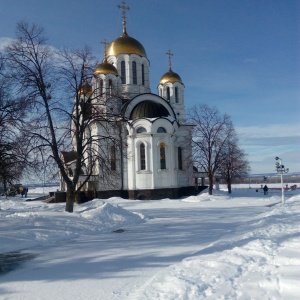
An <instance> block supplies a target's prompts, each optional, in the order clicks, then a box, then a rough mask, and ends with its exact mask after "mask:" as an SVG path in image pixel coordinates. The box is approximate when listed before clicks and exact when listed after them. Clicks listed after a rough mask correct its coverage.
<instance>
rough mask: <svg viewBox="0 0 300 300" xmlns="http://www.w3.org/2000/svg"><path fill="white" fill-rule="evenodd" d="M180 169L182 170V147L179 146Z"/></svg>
mask: <svg viewBox="0 0 300 300" xmlns="http://www.w3.org/2000/svg"><path fill="white" fill-rule="evenodd" d="M178 169H179V170H182V149H181V147H178Z"/></svg>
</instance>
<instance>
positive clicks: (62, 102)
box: [6, 22, 118, 212]
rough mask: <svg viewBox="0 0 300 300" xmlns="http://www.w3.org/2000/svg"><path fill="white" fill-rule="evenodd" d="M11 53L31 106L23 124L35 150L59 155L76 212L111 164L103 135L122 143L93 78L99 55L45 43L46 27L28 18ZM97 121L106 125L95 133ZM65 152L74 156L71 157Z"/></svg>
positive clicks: (44, 154)
mask: <svg viewBox="0 0 300 300" xmlns="http://www.w3.org/2000/svg"><path fill="white" fill-rule="evenodd" d="M6 56H7V60H8V62H9V65H10V70H11V74H10V77H11V79H12V80H13V81H14V83H15V85H16V87H17V91H18V94H19V95H22V96H23V97H24V98H26V101H27V103H28V104H29V105H30V108H31V110H30V112H31V114H30V115H29V117H28V118H27V120H26V121H27V125H26V128H24V133H25V134H26V136H27V137H28V139H30V145H31V151H32V153H35V154H36V155H40V156H42V157H43V161H46V160H49V158H51V159H53V160H54V161H55V163H56V165H57V167H58V170H59V172H60V176H61V177H62V179H63V181H64V182H65V184H66V186H67V201H66V208H65V209H66V211H68V212H72V211H73V206H74V201H75V200H76V199H77V200H78V198H77V195H78V193H79V191H80V189H81V188H82V187H83V186H84V185H85V184H86V183H87V182H88V181H89V179H90V178H91V176H93V174H94V172H95V168H96V166H99V165H100V164H101V165H102V169H103V170H107V172H108V170H110V169H111V168H109V166H108V164H109V160H108V157H107V151H105V149H103V147H102V146H101V145H106V144H107V143H104V142H103V141H107V140H112V141H113V142H114V143H117V138H116V137H114V136H112V135H111V126H107V124H111V123H112V121H113V120H112V118H110V116H109V115H107V114H106V113H104V109H103V107H102V106H101V105H99V104H98V103H97V101H96V99H95V95H96V93H95V91H92V90H91V87H90V86H89V84H88V82H89V81H90V80H91V78H92V76H93V70H94V69H95V66H96V64H95V60H94V57H93V56H92V55H91V51H90V49H89V48H88V47H85V48H84V49H83V50H77V51H69V50H62V51H54V50H53V49H52V48H51V47H49V46H47V44H46V38H45V36H44V30H43V28H41V27H38V26H36V25H34V24H33V25H30V24H28V23H27V22H20V23H19V24H18V25H17V40H15V41H13V42H12V43H11V44H10V45H8V46H7V47H6ZM116 118H118V117H117V116H115V119H116ZM100 121H101V122H100ZM96 123H97V125H95V124H96ZM93 126H101V127H102V128H101V130H98V131H96V134H94V133H93V131H92V130H91V128H92V127H93ZM100 141H101V142H102V143H100ZM66 152H67V153H69V154H68V158H69V159H71V160H68V161H66V157H67V156H66V155H64V154H65V153H66ZM70 157H71V158H70ZM70 162H71V164H70ZM87 166H88V167H87ZM83 175H84V176H83Z"/></svg>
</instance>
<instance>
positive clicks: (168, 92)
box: [167, 87, 171, 101]
mask: <svg viewBox="0 0 300 300" xmlns="http://www.w3.org/2000/svg"><path fill="white" fill-rule="evenodd" d="M170 98H171V96H170V88H169V87H167V100H169V101H170Z"/></svg>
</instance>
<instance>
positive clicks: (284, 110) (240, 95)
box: [0, 0, 300, 174]
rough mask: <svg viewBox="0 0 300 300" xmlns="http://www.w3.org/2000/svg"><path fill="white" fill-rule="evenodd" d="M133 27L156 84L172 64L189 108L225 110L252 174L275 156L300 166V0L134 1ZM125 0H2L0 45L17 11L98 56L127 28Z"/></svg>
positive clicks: (62, 43)
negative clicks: (106, 43) (123, 16)
mask: <svg viewBox="0 0 300 300" xmlns="http://www.w3.org/2000/svg"><path fill="white" fill-rule="evenodd" d="M126 2H127V6H129V7H130V10H129V12H128V14H127V29H128V34H129V35H130V36H132V37H134V38H136V39H137V40H139V41H140V42H141V43H142V44H143V46H144V47H145V49H146V52H147V56H148V58H149V60H150V80H151V89H152V92H153V93H156V88H157V85H158V82H159V79H160V77H161V76H162V75H163V74H164V73H165V72H166V71H167V70H168V58H167V56H166V54H165V53H166V52H167V51H168V50H169V49H171V51H172V52H173V53H174V56H173V59H172V69H173V70H174V71H175V72H177V73H178V74H179V75H180V76H181V78H182V80H183V82H184V84H185V101H186V107H187V108H189V107H191V106H193V105H196V104H198V103H207V104H209V105H213V106H217V107H218V108H219V110H220V111H221V112H222V113H228V114H229V115H230V116H231V117H232V120H233V123H234V125H235V127H236V129H237V131H238V133H239V137H240V145H241V147H242V148H243V149H244V150H245V151H246V152H247V153H248V155H249V156H248V158H249V161H250V164H251V168H252V173H253V174H255V173H262V174H263V173H271V172H274V169H275V167H274V166H275V159H274V158H275V156H279V157H281V158H282V159H283V162H284V164H285V165H286V166H287V167H289V168H290V170H291V171H292V172H299V171H300V57H299V55H300V21H299V20H300V17H299V16H300V1H298V0H188V1H182V0H150V1H146V0H144V1H141V0H139V1H137V0H127V1H126ZM120 3H121V0H73V1H71V0H49V1H46V0H0V7H1V9H0V45H1V43H3V42H4V41H5V40H6V39H7V38H13V37H14V36H15V26H16V23H17V22H18V21H20V20H24V19H26V20H27V21H29V22H34V23H37V24H39V25H41V26H43V27H44V28H45V30H46V34H47V36H48V38H49V44H50V45H52V46H55V47H58V48H60V47H68V48H82V47H83V46H84V45H85V44H86V45H89V46H90V47H91V48H92V50H93V51H94V53H95V55H96V56H97V57H98V58H99V61H100V60H101V59H102V58H103V47H102V45H101V44H100V42H101V41H102V40H103V39H107V40H108V41H112V40H113V39H115V38H116V37H118V36H120V35H121V33H122V25H121V23H122V19H121V12H120V10H119V9H118V8H117V5H118V4H120Z"/></svg>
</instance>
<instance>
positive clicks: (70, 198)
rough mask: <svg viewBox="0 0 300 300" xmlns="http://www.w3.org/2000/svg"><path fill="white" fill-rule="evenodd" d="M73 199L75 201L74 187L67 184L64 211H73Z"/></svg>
mask: <svg viewBox="0 0 300 300" xmlns="http://www.w3.org/2000/svg"><path fill="white" fill-rule="evenodd" d="M74 201H75V188H74V186H73V185H68V186H67V199H66V208H65V211H67V212H70V213H71V212H73V209H74Z"/></svg>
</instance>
